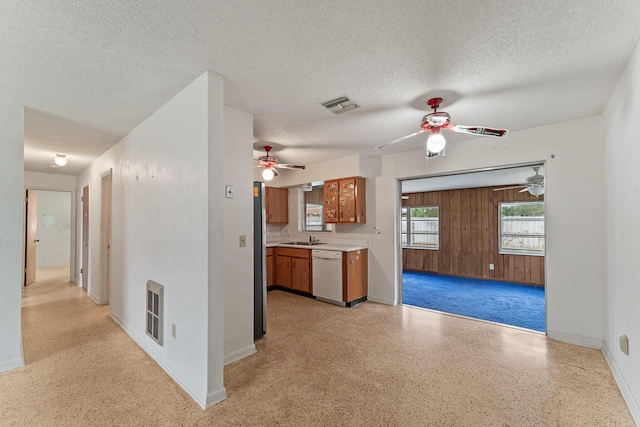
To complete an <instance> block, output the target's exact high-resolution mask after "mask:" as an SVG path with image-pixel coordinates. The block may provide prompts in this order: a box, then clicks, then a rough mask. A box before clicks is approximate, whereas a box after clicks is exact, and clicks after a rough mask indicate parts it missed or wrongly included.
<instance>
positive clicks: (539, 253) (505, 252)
mask: <svg viewBox="0 0 640 427" xmlns="http://www.w3.org/2000/svg"><path fill="white" fill-rule="evenodd" d="M535 204H542V206H543V208H544V200H528V201H511V202H500V203H498V254H500V255H529V256H545V255H546V252H547V245H546V243H547V230H546V215H545V214H544V210H543V214H542V219H537V218H540V217H522V218H536V219H535V220H536V221H542V224H543V233H542V234H540V233H511V234H509V235H511V236H526V237H534V238H540V237H541V238H542V241H543V249H542V250H531V249H523V250H518V249H503V247H502V237H503V232H502V227H503V224H502V222H503V216H502V206H503V205H535ZM505 218H506V217H505ZM511 220H512V221H513V220H514V219H511ZM529 220H530V221H531V219H529ZM516 221H518V220H516Z"/></svg>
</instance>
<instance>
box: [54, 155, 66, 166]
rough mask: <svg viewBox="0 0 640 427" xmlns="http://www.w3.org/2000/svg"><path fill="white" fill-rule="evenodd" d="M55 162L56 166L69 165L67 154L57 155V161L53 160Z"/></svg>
mask: <svg viewBox="0 0 640 427" xmlns="http://www.w3.org/2000/svg"><path fill="white" fill-rule="evenodd" d="M53 161H54V162H56V165H58V166H60V167H62V166H64V165H66V164H67V156H66V154H56V157H55V159H53Z"/></svg>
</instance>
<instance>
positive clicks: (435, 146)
mask: <svg viewBox="0 0 640 427" xmlns="http://www.w3.org/2000/svg"><path fill="white" fill-rule="evenodd" d="M445 145H447V140H446V139H445V138H444V136H443V135H442V134H441V133H440V132H433V133H432V134H431V135H429V138H427V151H429V152H430V153H439V152H441V151H442V150H444V147H445Z"/></svg>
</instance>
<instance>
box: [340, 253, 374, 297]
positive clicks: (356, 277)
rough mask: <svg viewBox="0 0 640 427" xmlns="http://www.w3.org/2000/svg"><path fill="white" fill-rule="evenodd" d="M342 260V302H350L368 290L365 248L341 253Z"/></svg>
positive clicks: (365, 293)
mask: <svg viewBox="0 0 640 427" xmlns="http://www.w3.org/2000/svg"><path fill="white" fill-rule="evenodd" d="M342 261H343V265H342V277H343V286H342V296H343V300H344V302H351V301H353V300H356V299H358V298H362V297H363V296H365V295H367V292H368V290H369V277H368V262H369V260H368V251H367V249H362V250H357V251H351V252H347V253H346V254H345V255H343V260H342Z"/></svg>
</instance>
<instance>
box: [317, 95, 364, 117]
mask: <svg viewBox="0 0 640 427" xmlns="http://www.w3.org/2000/svg"><path fill="white" fill-rule="evenodd" d="M320 105H322V106H323V107H324V108H326V109H327V110H329V111H331V112H332V113H333V114H341V113H344V112H347V111H350V110H355V109H356V108H358V107H359V105H358V103H357V102H355V101H354V100H353V99H350V98H349V97H348V96H341V97H339V98H336V99H332V100H331V101H326V102H323V103H321V104H320Z"/></svg>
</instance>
